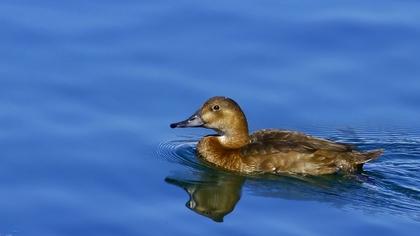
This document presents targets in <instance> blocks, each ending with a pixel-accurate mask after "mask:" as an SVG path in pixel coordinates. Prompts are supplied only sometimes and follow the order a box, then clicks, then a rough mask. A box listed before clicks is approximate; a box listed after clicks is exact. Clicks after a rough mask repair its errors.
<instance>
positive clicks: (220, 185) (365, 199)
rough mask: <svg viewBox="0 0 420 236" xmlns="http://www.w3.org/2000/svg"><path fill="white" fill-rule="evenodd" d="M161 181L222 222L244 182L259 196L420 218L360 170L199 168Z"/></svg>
mask: <svg viewBox="0 0 420 236" xmlns="http://www.w3.org/2000/svg"><path fill="white" fill-rule="evenodd" d="M165 181H166V182H167V183H170V184H173V185H175V186H178V187H181V188H183V189H184V190H185V191H186V192H187V193H188V195H189V200H188V202H187V204H186V206H187V207H188V208H189V209H191V210H193V211H194V212H196V213H198V214H200V215H203V216H206V217H208V218H210V219H212V220H214V221H216V222H223V218H224V217H225V216H226V215H227V214H229V213H231V212H232V211H233V210H234V208H235V206H236V204H237V203H238V202H239V200H240V197H241V191H242V188H243V186H244V185H245V188H246V192H247V193H248V194H251V195H254V196H261V197H263V198H267V197H268V198H281V199H287V200H293V201H296V200H298V201H317V202H324V203H327V204H329V205H331V206H334V207H337V208H345V209H349V208H350V209H356V210H361V211H363V212H366V213H372V214H375V213H389V214H398V215H405V216H408V217H410V218H414V219H416V220H420V219H419V218H418V215H417V213H415V212H416V211H413V210H411V209H415V208H416V206H417V204H413V203H410V202H407V203H404V204H405V206H406V207H405V208H402V207H401V204H403V203H402V202H400V201H397V200H395V201H394V200H393V199H389V197H388V195H387V192H386V191H385V192H384V191H378V188H379V187H380V186H381V185H383V183H382V182H381V181H380V178H379V179H378V178H375V174H374V173H366V172H364V173H360V174H358V175H351V176H340V175H326V176H317V177H308V176H287V175H286V176H258V177H250V176H247V177H243V176H237V175H233V174H226V173H225V172H219V171H211V170H199V171H194V172H187V173H185V172H184V173H181V174H178V175H177V174H174V175H172V176H170V177H167V178H166V179H165ZM385 187H387V188H391V187H392V186H385ZM406 194H410V192H408V193H406ZM407 196H411V195H407ZM413 212H414V213H413ZM413 216H414V217H413Z"/></svg>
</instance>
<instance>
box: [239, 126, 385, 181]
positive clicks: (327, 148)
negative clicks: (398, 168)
mask: <svg viewBox="0 0 420 236" xmlns="http://www.w3.org/2000/svg"><path fill="white" fill-rule="evenodd" d="M250 138H251V143H250V144H249V145H247V146H245V147H243V148H242V149H241V156H242V157H243V162H244V163H246V164H247V165H248V166H249V167H250V170H249V171H250V172H253V170H255V171H260V172H289V173H290V172H291V173H302V174H311V175H319V174H328V173H335V172H338V171H344V172H354V171H356V170H357V169H359V168H360V167H361V166H362V165H363V163H365V162H367V161H370V160H372V159H375V158H376V157H378V156H379V155H380V154H382V151H381V150H375V151H370V152H365V153H362V152H359V151H356V150H355V149H354V148H353V147H352V146H350V145H347V144H341V143H335V142H332V141H329V140H325V139H320V138H315V137H312V136H309V135H305V134H303V133H299V132H293V131H286V130H277V129H269V130H260V131H257V132H255V133H253V134H251V136H250ZM252 169H253V170H252Z"/></svg>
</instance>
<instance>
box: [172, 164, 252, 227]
mask: <svg viewBox="0 0 420 236" xmlns="http://www.w3.org/2000/svg"><path fill="white" fill-rule="evenodd" d="M165 181H166V182H167V183H170V184H173V185H176V186H178V187H181V188H183V189H184V190H185V191H186V192H187V193H188V195H189V197H190V199H189V200H188V202H187V203H186V206H187V207H188V208H189V209H191V210H193V211H195V212H196V213H198V214H200V215H203V216H206V217H208V218H210V219H212V220H214V221H216V222H223V217H224V216H225V215H227V214H229V213H230V212H232V211H233V209H234V208H235V205H236V203H237V202H238V201H239V199H240V198H241V189H242V185H243V183H244V177H241V176H235V175H215V174H211V173H207V172H204V173H200V174H199V176H198V178H195V179H194V178H190V179H182V178H177V177H167V178H166V179H165Z"/></svg>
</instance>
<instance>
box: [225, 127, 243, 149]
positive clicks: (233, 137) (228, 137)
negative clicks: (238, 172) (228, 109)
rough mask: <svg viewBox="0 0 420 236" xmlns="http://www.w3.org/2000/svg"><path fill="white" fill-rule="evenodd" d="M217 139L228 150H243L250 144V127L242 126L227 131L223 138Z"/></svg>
mask: <svg viewBox="0 0 420 236" xmlns="http://www.w3.org/2000/svg"><path fill="white" fill-rule="evenodd" d="M217 139H218V141H219V142H220V144H221V145H222V146H224V147H226V148H231V149H235V148H241V147H243V146H245V145H247V144H249V142H250V138H249V135H248V126H247V125H242V127H241V128H236V129H231V130H227V131H225V132H224V133H223V134H222V135H221V136H218V137H217Z"/></svg>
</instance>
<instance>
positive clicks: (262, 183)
mask: <svg viewBox="0 0 420 236" xmlns="http://www.w3.org/2000/svg"><path fill="white" fill-rule="evenodd" d="M372 133H373V132H372ZM376 135H377V136H375V135H373V134H371V135H370V136H369V135H368V136H367V137H364V138H363V139H357V140H356V139H353V142H351V143H352V144H354V145H356V146H358V147H359V148H360V149H361V150H369V149H377V148H383V149H385V154H384V155H383V156H382V157H381V158H379V159H377V160H375V161H373V162H371V163H368V164H366V165H365V171H364V172H362V173H361V174H359V175H354V176H340V175H329V176H316V177H305V176H272V175H268V176H246V177H245V180H246V181H245V184H244V189H245V191H246V192H248V193H250V194H253V195H257V196H262V197H275V198H283V199H293V200H305V201H319V202H327V203H330V204H332V205H334V206H336V207H339V208H343V209H356V210H362V211H363V212H367V213H373V214H392V215H400V216H405V217H408V218H410V219H414V220H416V221H420V215H419V212H420V176H419V174H418V170H419V169H420V155H419V154H418V152H419V150H420V143H419V141H418V140H419V139H418V136H417V135H414V134H411V135H410V136H404V135H401V136H398V135H397V134H392V135H389V133H388V135H385V133H384V132H381V133H376ZM334 136H335V137H336V139H338V140H340V141H349V140H351V139H352V137H349V136H345V135H344V136H338V135H337V134H334ZM196 143H197V139H196V138H191V137H189V138H186V139H179V140H174V141H168V142H164V143H161V144H160V145H159V148H158V155H159V157H161V158H164V159H165V160H167V161H170V162H173V163H177V164H181V165H182V166H186V167H188V168H189V169H190V170H192V171H194V172H199V173H205V174H208V173H210V172H211V175H212V177H207V179H206V182H208V181H210V182H211V181H214V182H220V181H221V180H220V178H221V176H223V178H225V179H232V178H234V177H229V176H227V175H226V174H225V173H224V172H223V171H217V170H214V168H211V167H208V166H207V165H205V164H204V163H202V162H200V161H199V160H198V159H197V157H196V154H195V145H196ZM242 177H244V176H242ZM209 178H210V179H209ZM212 179H213V180H212ZM192 181H197V179H194V180H192ZM198 181H199V180H198Z"/></svg>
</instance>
